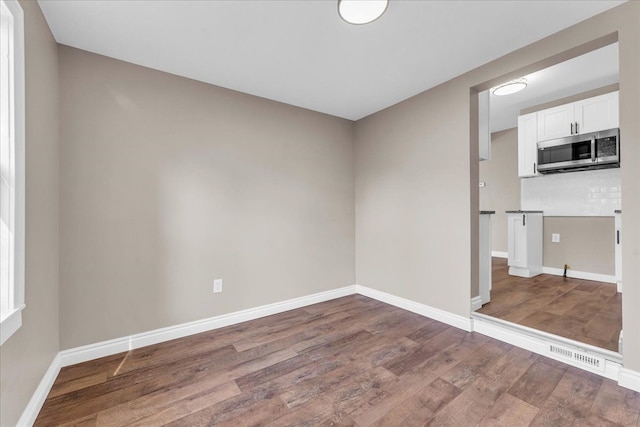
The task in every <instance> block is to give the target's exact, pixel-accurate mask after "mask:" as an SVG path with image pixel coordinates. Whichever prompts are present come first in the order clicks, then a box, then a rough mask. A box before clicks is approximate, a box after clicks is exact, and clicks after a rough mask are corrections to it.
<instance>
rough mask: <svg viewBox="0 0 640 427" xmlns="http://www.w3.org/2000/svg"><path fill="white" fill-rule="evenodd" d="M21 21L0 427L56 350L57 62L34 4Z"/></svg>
mask: <svg viewBox="0 0 640 427" xmlns="http://www.w3.org/2000/svg"><path fill="white" fill-rule="evenodd" d="M20 5H21V6H22V9H23V11H24V19H25V49H26V55H25V67H26V69H25V73H26V76H25V77H26V79H25V80H26V81H25V91H26V105H25V115H26V117H25V118H26V159H25V162H26V202H25V203H26V226H25V233H26V245H25V246H26V247H25V251H26V254H25V256H26V258H25V268H26V269H25V303H26V308H25V309H24V311H23V317H22V327H21V328H20V329H19V330H18V332H16V333H15V335H13V336H12V337H11V338H9V340H8V341H6V342H5V343H4V344H3V345H2V347H0V396H2V399H0V403H1V404H0V425H2V426H13V425H16V423H17V421H18V419H19V418H20V416H21V415H22V412H23V410H24V408H25V407H26V405H27V403H28V402H29V400H30V399H31V396H32V395H33V393H34V391H35V390H36V387H37V386H38V384H39V383H40V380H41V379H42V377H43V375H44V373H45V372H46V370H47V368H48V367H49V365H50V364H51V362H52V361H53V358H54V357H55V355H56V353H57V352H58V64H57V57H56V43H55V41H54V39H53V36H52V35H51V33H50V31H49V27H48V26H47V24H46V22H45V20H44V17H43V16H42V13H41V12H40V8H39V7H38V5H37V3H36V2H33V1H21V2H20Z"/></svg>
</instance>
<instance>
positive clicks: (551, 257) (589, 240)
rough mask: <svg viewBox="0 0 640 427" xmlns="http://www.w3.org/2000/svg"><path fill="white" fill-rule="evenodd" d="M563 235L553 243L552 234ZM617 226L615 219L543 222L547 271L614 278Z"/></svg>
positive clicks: (554, 219)
mask: <svg viewBox="0 0 640 427" xmlns="http://www.w3.org/2000/svg"><path fill="white" fill-rule="evenodd" d="M552 233H558V234H560V242H559V243H552V242H551V234H552ZM614 236H615V226H614V218H613V217H585V216H581V217H560V216H556V217H554V216H547V217H545V218H544V239H543V254H544V261H543V265H544V266H545V267H553V268H564V265H565V264H569V266H571V269H572V270H575V271H584V272H588V273H597V274H608V275H611V276H613V275H614V274H615V245H614Z"/></svg>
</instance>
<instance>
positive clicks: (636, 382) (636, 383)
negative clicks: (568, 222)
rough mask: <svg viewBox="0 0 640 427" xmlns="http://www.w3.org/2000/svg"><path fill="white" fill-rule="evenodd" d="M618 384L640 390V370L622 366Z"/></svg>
mask: <svg viewBox="0 0 640 427" xmlns="http://www.w3.org/2000/svg"><path fill="white" fill-rule="evenodd" d="M618 384H619V385H620V386H622V387H626V388H628V389H631V390H633V391H637V392H640V372H637V371H632V370H631V369H627V368H620V376H619V378H618Z"/></svg>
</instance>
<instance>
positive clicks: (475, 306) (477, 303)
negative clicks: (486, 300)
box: [471, 295, 482, 311]
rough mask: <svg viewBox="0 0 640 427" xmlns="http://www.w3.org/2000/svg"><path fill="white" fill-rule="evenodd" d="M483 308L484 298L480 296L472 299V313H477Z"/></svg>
mask: <svg viewBox="0 0 640 427" xmlns="http://www.w3.org/2000/svg"><path fill="white" fill-rule="evenodd" d="M480 308H482V298H481V297H480V295H478V296H477V297H473V298H471V311H476V310H479V309H480Z"/></svg>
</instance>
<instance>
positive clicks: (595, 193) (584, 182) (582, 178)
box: [520, 168, 621, 216]
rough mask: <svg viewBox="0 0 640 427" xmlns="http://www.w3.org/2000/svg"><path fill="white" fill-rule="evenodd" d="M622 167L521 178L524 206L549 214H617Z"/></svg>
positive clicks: (521, 197) (521, 199) (521, 200)
mask: <svg viewBox="0 0 640 427" xmlns="http://www.w3.org/2000/svg"><path fill="white" fill-rule="evenodd" d="M620 181H621V180H620V168H616V169H602V170H593V171H582V172H570V173H559V174H553V175H543V176H539V177H534V178H523V179H521V180H520V206H521V209H523V210H541V211H544V214H545V216H613V213H614V211H615V210H616V209H620V199H621V187H620Z"/></svg>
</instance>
